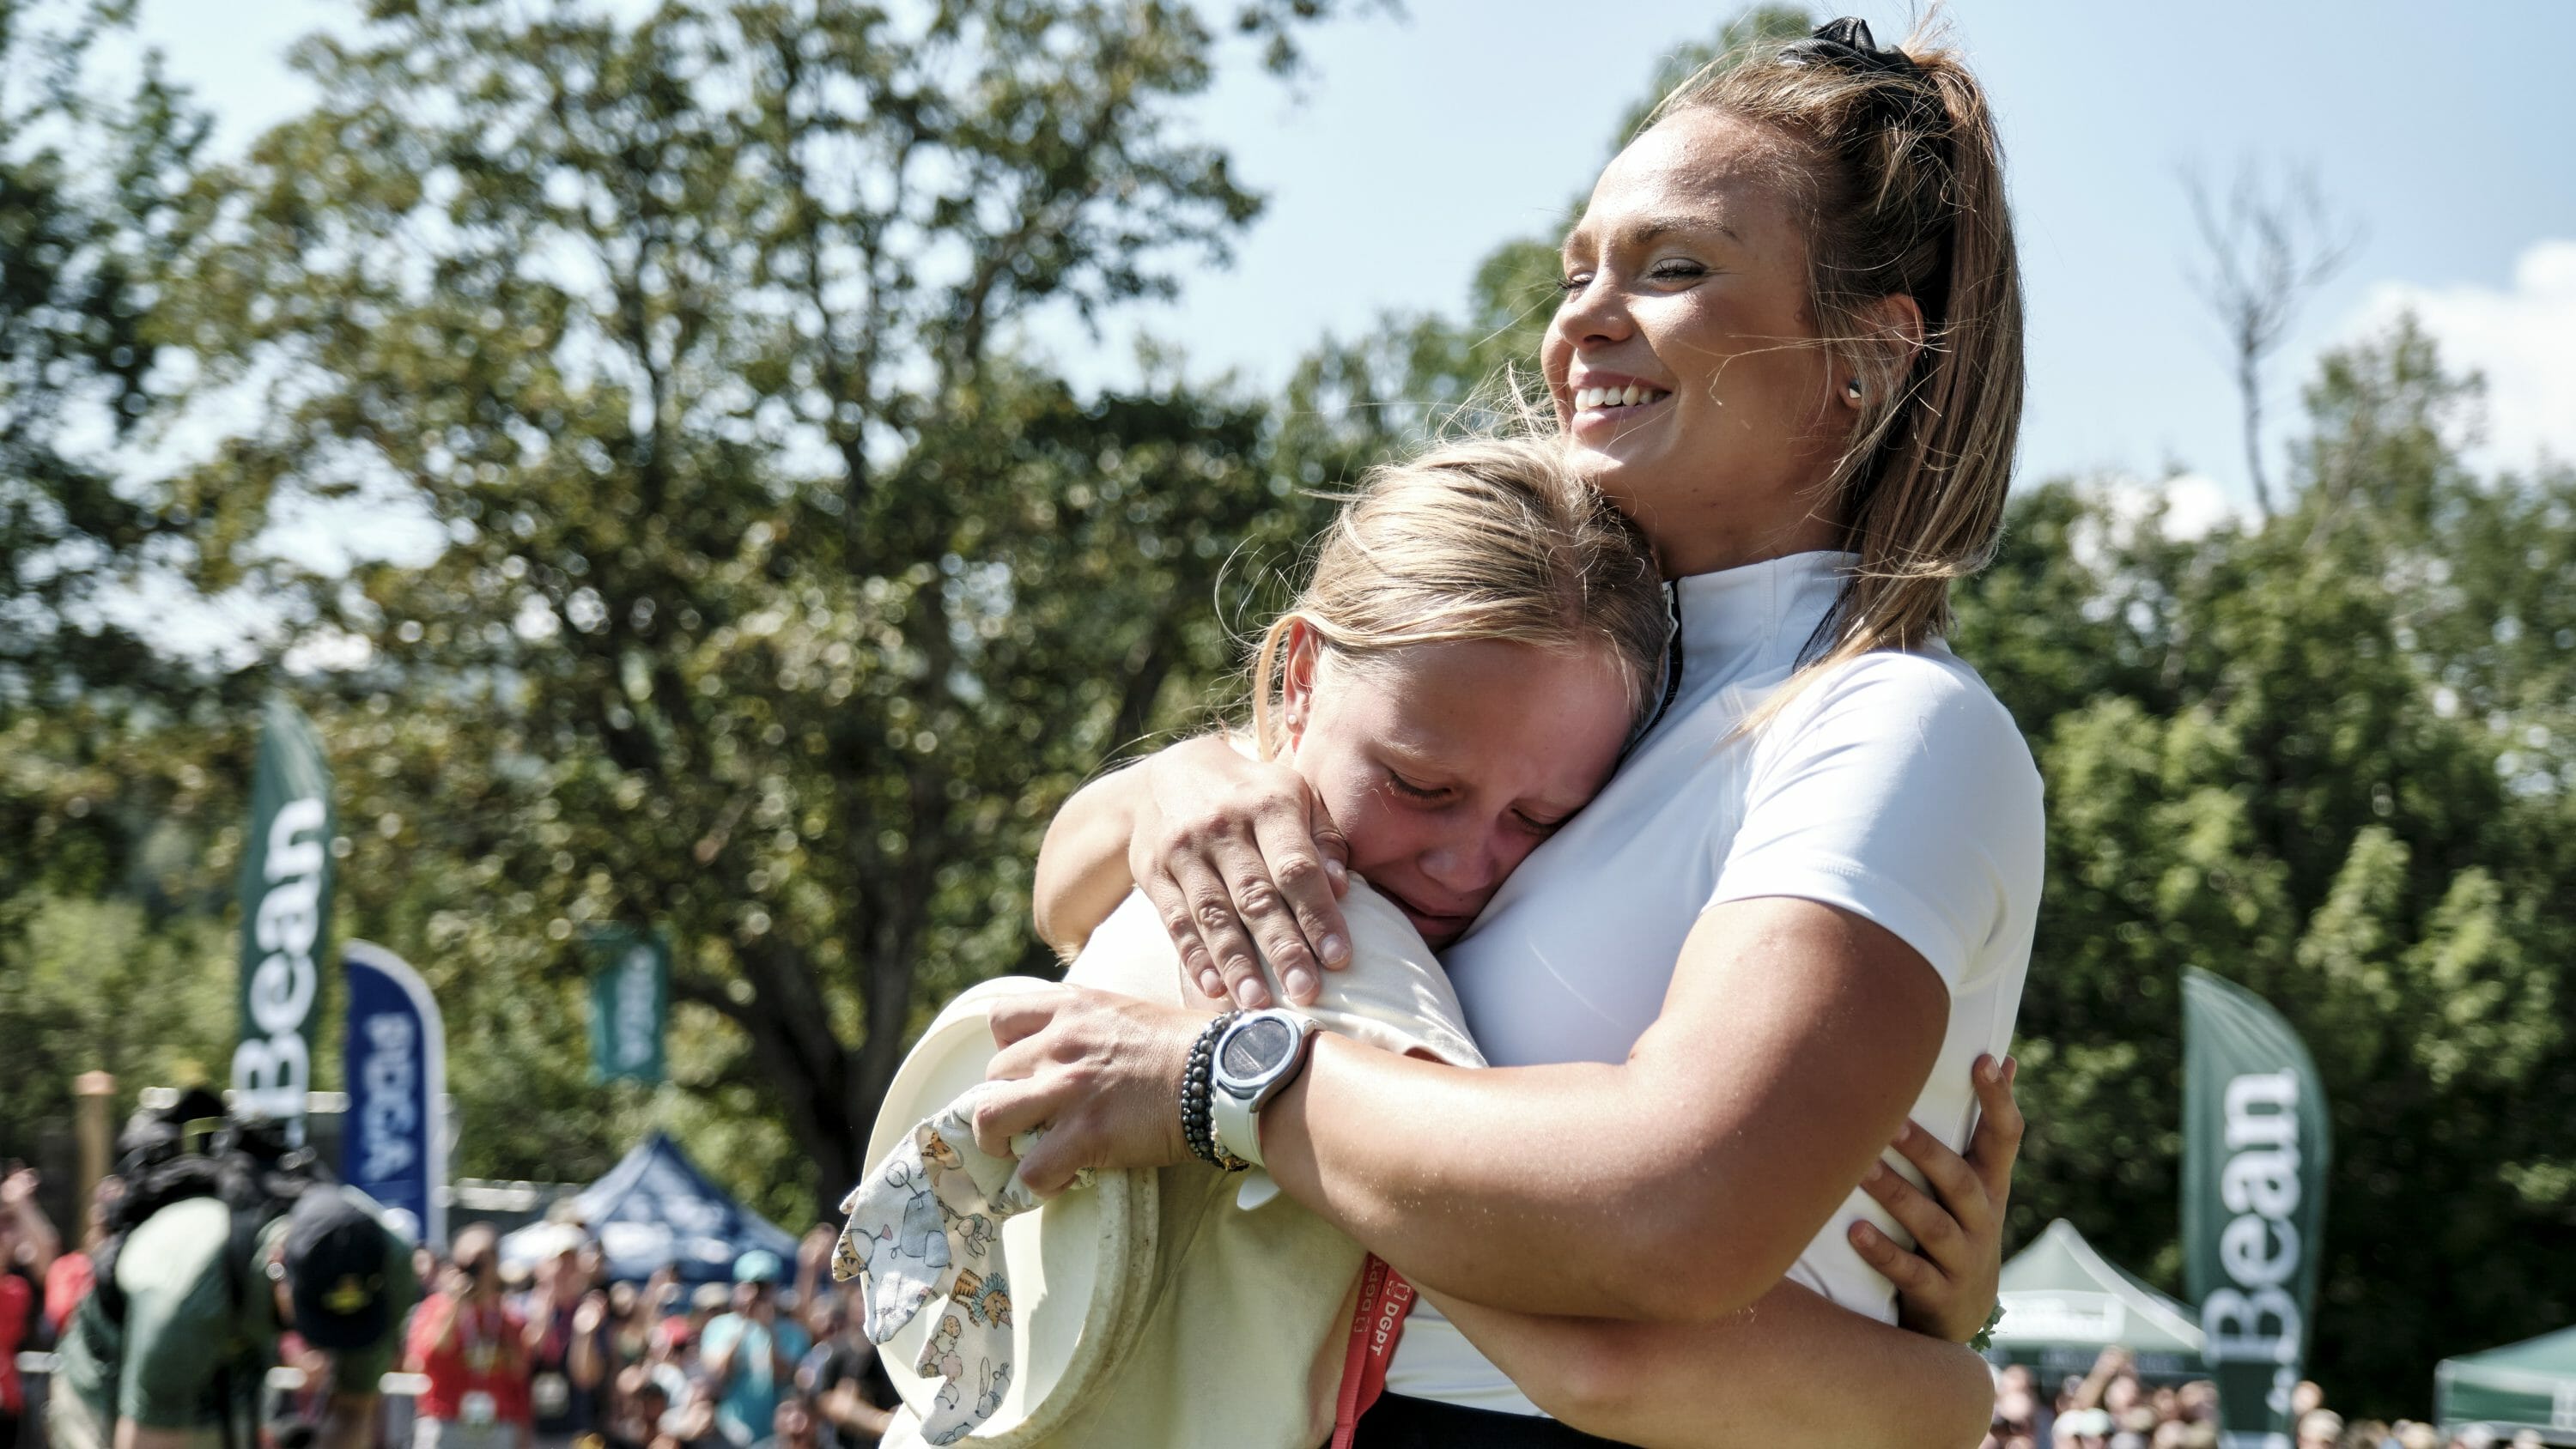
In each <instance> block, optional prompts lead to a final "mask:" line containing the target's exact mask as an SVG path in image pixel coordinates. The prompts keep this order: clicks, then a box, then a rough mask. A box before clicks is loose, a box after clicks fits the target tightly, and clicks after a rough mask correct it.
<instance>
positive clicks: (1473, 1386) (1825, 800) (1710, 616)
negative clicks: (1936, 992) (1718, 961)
mask: <svg viewBox="0 0 2576 1449" xmlns="http://www.w3.org/2000/svg"><path fill="white" fill-rule="evenodd" d="M1850 565H1851V559H1850V556H1849V555H1845V554H1837V553H1810V554H1796V555H1792V556H1790V557H1787V558H1781V559H1772V560H1769V561H1766V562H1763V563H1757V564H1749V565H1747V566H1745V567H1743V568H1736V569H1728V570H1725V571H1723V572H1720V573H1714V574H1702V575H1699V576H1696V577H1692V578H1686V579H1682V580H1680V581H1678V582H1677V583H1676V584H1675V585H1674V589H1675V605H1676V609H1677V611H1678V613H1679V615H1680V619H1681V625H1682V642H1683V666H1682V671H1681V681H1680V685H1679V687H1678V690H1677V692H1676V694H1675V695H1674V698H1673V702H1672V706H1671V708H1670V709H1669V710H1668V711H1667V712H1666V713H1665V715H1664V717H1663V718H1662V720H1661V721H1659V722H1658V723H1657V724H1656V725H1655V727H1654V729H1653V730H1652V731H1650V732H1649V733H1648V735H1647V736H1646V738H1645V739H1644V740H1643V741H1642V742H1641V743H1640V744H1639V746H1638V748H1637V749H1636V751H1635V752H1634V753H1633V754H1632V755H1631V756H1630V757H1629V758H1628V759H1627V761H1626V762H1625V763H1623V764H1622V765H1621V766H1620V768H1619V771H1618V774H1617V775H1616V776H1614V777H1613V778H1612V780H1611V781H1610V783H1609V785H1608V786H1607V787H1606V788H1604V789H1603V790H1602V792H1601V794H1600V796H1599V797H1598V798H1596V799H1595V800H1594V801H1593V802H1592V803H1591V804H1590V805H1589V806H1587V807H1585V809H1584V810H1583V812H1582V813H1581V814H1580V815H1578V816H1576V817H1575V818H1574V819H1573V820H1572V821H1570V822H1568V823H1567V825H1566V826H1565V828H1564V829H1563V830H1560V831H1558V832H1557V834H1556V835H1555V837H1554V838H1552V839H1550V840H1549V841H1548V842H1547V843H1546V844H1545V845H1542V846H1541V847H1539V849H1538V850H1537V851H1535V852H1533V853H1532V854H1531V856H1530V857H1529V859H1528V860H1527V861H1525V862H1524V863H1523V864H1522V865H1521V868H1520V869H1519V870H1518V871H1516V872H1514V873H1513V875H1512V877H1511V879H1510V880H1508V881H1506V882H1505V883H1504V884H1503V887H1502V889H1501V890H1500V891H1499V892H1498V893H1497V894H1496V895H1495V897H1494V899H1493V902H1492V903H1491V904H1490V905H1489V906H1487V907H1486V910H1485V913H1484V914H1483V915H1482V916H1481V917H1480V918H1478V920H1477V922H1476V924H1475V926H1474V927H1473V928H1472V929H1471V930H1470V931H1469V932H1468V934H1467V935H1466V936H1465V937H1463V938H1462V939H1460V940H1459V942H1458V943H1457V944H1456V945H1455V946H1453V947H1451V948H1450V949H1449V950H1448V951H1447V952H1446V953H1445V955H1446V959H1447V964H1448V967H1449V973H1450V976H1451V979H1452V980H1453V981H1454V982H1455V983H1456V985H1457V989H1458V995H1459V998H1460V1000H1461V1001H1462V1003H1463V1004H1464V1005H1465V1007H1466V1012H1467V1021H1468V1025H1469V1026H1470V1027H1472V1028H1473V1029H1474V1031H1475V1034H1476V1041H1477V1043H1478V1045H1479V1046H1481V1047H1482V1048H1483V1049H1484V1052H1485V1055H1486V1057H1487V1059H1488V1060H1490V1061H1491V1062H1492V1063H1493V1064H1494V1065H1496V1066H1528V1065H1534V1064H1538V1063H1543V1062H1566V1061H1599V1062H1618V1061H1623V1060H1625V1059H1626V1058H1627V1055H1628V1052H1629V1049H1630V1048H1631V1047H1632V1046H1633V1045H1634V1044H1635V1043H1636V1040H1637V1038H1638V1037H1639V1036H1640V1035H1642V1034H1643V1033H1644V1031H1645V1029H1646V1027H1647V1025H1648V1024H1649V1023H1651V1022H1653V1021H1654V1019H1655V1017H1656V1016H1657V1015H1658V1014H1659V1013H1660V1012H1661V1010H1662V1008H1663V1001H1664V993H1665V988H1666V987H1667V986H1668V985H1669V984H1670V982H1671V979H1672V972H1673V967H1674V965H1675V963H1676V962H1677V961H1678V960H1679V959H1680V956H1681V948H1682V942H1683V939H1684V938H1685V937H1687V936H1688V935H1689V934H1690V931H1691V928H1692V926H1693V925H1694V924H1695V923H1696V922H1697V920H1698V918H1699V915H1700V913H1701V912H1702V911H1704V910H1706V909H1707V908H1708V907H1710V906H1712V905H1717V904H1721V903H1724V902H1727V901H1737V900H1746V899H1750V898H1753V897H1758V896H1795V897H1800V898H1803V899H1808V900H1815V901H1821V902H1823V903H1825V904H1827V905H1831V906H1835V907H1839V908H1840V909H1843V910H1846V911H1850V912H1852V913H1853V914H1855V915H1858V916H1862V917H1864V918H1866V919H1868V920H1870V921H1873V922H1875V923H1877V924H1879V925H1881V926H1884V927H1886V928H1887V929H1888V930H1889V931H1891V932H1893V933H1895V935H1896V936H1897V937H1898V938H1899V939H1901V940H1903V941H1904V942H1905V943H1906V944H1907V945H1909V946H1911V947H1913V948H1914V949H1915V950H1916V951H1918V952H1920V953H1921V954H1922V956H1923V959H1924V960H1926V961H1928V962H1930V963H1931V965H1932V968H1933V969H1934V970H1935V971H1937V972H1939V973H1940V975H1941V979H1942V981H1943V982H1944V983H1945V984H1946V985H1947V986H1948V987H1949V990H1950V1021H1949V1029H1948V1033H1947V1036H1946V1037H1945V1039H1944V1040H1943V1042H1942V1045H1941V1053H1940V1058H1939V1060H1938V1062H1937V1063H1936V1064H1935V1065H1934V1067H1933V1069H1932V1075H1931V1078H1930V1079H1929V1080H1928V1081H1927V1082H1926V1083H1925V1084H1924V1087H1923V1091H1922V1094H1921V1096H1920V1097H1919V1098H1918V1099H1917V1101H1916V1103H1915V1106H1914V1112H1913V1117H1914V1120H1915V1121H1917V1122H1919V1123H1921V1124H1922V1125H1923V1126H1924V1127H1926V1128H1927V1129H1929V1130H1931V1131H1933V1132H1935V1133H1937V1134H1939V1135H1940V1136H1941V1137H1942V1138H1944V1139H1945V1140H1946V1141H1948V1142H1949V1143H1950V1145H1951V1146H1952V1147H1953V1148H1964V1147H1965V1145H1966V1142H1967V1137H1968V1133H1969V1130H1970V1129H1971V1127H1972V1126H1973V1125H1974V1122H1975V1117H1976V1101H1975V1094H1974V1091H1973V1089H1972V1087H1971V1086H1970V1083H1969V1080H1968V1069H1969V1066H1970V1064H1971V1063H1973V1062H1974V1061H1975V1060H1976V1058H1977V1056H1978V1055H1979V1054H1980V1053H1985V1052H1992V1053H1995V1054H1997V1055H2001V1054H2002V1053H2003V1052H2004V1051H2005V1050H2006V1048H2007V1047H2008V1046H2009V1045H2010V1042H2011V1039H2012V1027H2013V1016H2014V1013H2015V1012H2016V1011H2017V1010H2018V1009H2019V1007H2020V1003H2021V990H2022V978H2023V974H2024V972H2025V971H2026V969H2027V968H2028V965H2029V962H2030V943H2031V930H2032V925H2033V922H2034V920H2035V918H2036V916H2037V914H2038V909H2039V888H2040V871H2041V831H2042V824H2041V811H2040V781H2039V773H2038V771H2037V769H2036V768H2034V767H2033V765H2032V763H2031V757H2030V751H2029V748H2028V747H2027V746H2026V745H2025V744H2024V743H2023V741H2022V738H2021V732H2020V731H2019V730H2018V729H2017V728H2016V727H2015V726H2014V724H2013V722H2012V718H2011V716H2010V715H2008V714H2007V713H2006V712H2005V711H2004V708H2003V706H2002V705H2001V704H2000V703H1999V702H1997V701H1996V699H1995V697H1994V695H1993V693H1992V692H1991V691H1990V690H1988V689H1987V688H1986V685H1985V682H1984V681H1983V680H1982V679H1980V678H1978V676H1977V673H1976V671H1975V670H1973V669H1970V668H1969V667H1968V666H1967V665H1965V664H1963V663H1961V662H1959V660H1957V659H1956V658H1954V657H1953V656H1951V655H1950V654H1949V653H1948V652H1947V651H1946V650H1943V649H1940V648H1938V647H1934V648H1929V649H1925V650H1922V651H1919V652H1913V653H1894V652H1890V653H1882V654H1873V655H1868V656H1865V657H1863V658H1861V659H1859V660H1855V661H1853V662H1851V663H1849V664H1845V665H1842V666H1838V667H1837V668H1835V669H1834V670H1833V671H1832V672H1831V673H1830V674H1828V675H1826V676H1824V677H1822V678H1820V679H1817V680H1814V681H1812V682H1810V683H1808V684H1807V685H1805V686H1804V687H1803V689H1802V690H1801V692H1800V693H1799V694H1798V695H1797V696H1796V697H1795V698H1794V699H1792V700H1791V701H1790V703H1789V704H1788V706H1787V707H1786V708H1785V709H1784V710H1783V711H1782V712H1781V713H1780V714H1779V715H1778V716H1777V717H1775V718H1774V719H1773V720H1772V721H1771V722H1770V723H1769V724H1768V725H1766V726H1765V727H1764V728H1763V729H1762V730H1761V731H1760V732H1759V733H1756V734H1751V735H1747V734H1743V733H1739V732H1738V731H1737V730H1736V725H1737V724H1738V722H1739V721H1741V720H1742V719H1743V718H1744V717H1745V715H1746V714H1747V713H1748V712H1750V711H1751V710H1752V709H1753V708H1754V707H1756V706H1757V705H1759V704H1760V703H1761V702H1762V701H1763V700H1765V699H1766V698H1768V697H1769V696H1770V694H1771V692H1772V691H1774V690H1775V689H1777V688H1778V687H1779V686H1780V685H1781V684H1782V683H1784V682H1785V681H1786V680H1787V679H1788V678H1789V676H1790V674H1791V673H1792V671H1793V670H1794V669H1795V667H1796V663H1797V659H1798V655H1799V652H1800V650H1801V649H1802V648H1803V647H1804V646H1805V645H1806V644H1807V642H1808V640H1809V638H1810V637H1811V636H1813V635H1814V633H1815V631H1816V628H1817V625H1818V624H1819V623H1820V622H1821V621H1822V620H1823V619H1824V617H1825V615H1826V613H1827V612H1828V611H1830V610H1831V609H1832V607H1833V603H1834V600H1835V597H1836V595H1837V593H1838V591H1839V590H1840V587H1841V582H1842V578H1843V575H1844V571H1845V570H1846V569H1848V568H1849V567H1850ZM1886 1161H1887V1162H1888V1163H1889V1165H1890V1166H1893V1167H1897V1168H1899V1169H1901V1170H1903V1171H1905V1172H1906V1173H1907V1174H1908V1175H1909V1176H1912V1175H1914V1174H1913V1169H1912V1168H1911V1166H1910V1165H1908V1164H1906V1163H1904V1161H1903V1160H1902V1159H1901V1158H1899V1157H1898V1156H1897V1155H1896V1154H1895V1153H1894V1152H1893V1151H1890V1152H1888V1153H1887V1154H1886ZM1917 1180H1918V1181H1919V1180H1920V1179H1919V1178H1918V1179H1917ZM1861 1217H1867V1218H1869V1219H1870V1220H1871V1221H1873V1222H1875V1223H1877V1224H1878V1225H1879V1226H1880V1227H1881V1228H1883V1229H1886V1230H1887V1231H1888V1232H1890V1233H1891V1234H1893V1235H1895V1236H1896V1237H1897V1238H1898V1240H1899V1241H1900V1242H1902V1241H1907V1239H1906V1238H1905V1236H1904V1234H1903V1231H1902V1230H1901V1229H1900V1228H1898V1227H1897V1225H1896V1224H1895V1223H1894V1222H1893V1221H1892V1220H1891V1219H1889V1218H1888V1216H1887V1215H1886V1213H1885V1212H1884V1211H1882V1210H1881V1209H1880V1208H1879V1207H1878V1204H1877V1202H1876V1200H1875V1199H1872V1198H1871V1197H1869V1196H1868V1195H1867V1194H1866V1193H1863V1192H1861V1191H1860V1190H1859V1189H1858V1188H1857V1187H1855V1188H1854V1189H1853V1191H1852V1193H1851V1195H1850V1197H1849V1198H1847V1199H1846V1200H1845V1202H1844V1204H1843V1207H1842V1209H1841V1210H1840V1211H1839V1212H1837V1213H1836V1214H1835V1216H1834V1218H1833V1220H1832V1221H1831V1222H1828V1223H1826V1224H1825V1225H1824V1228H1823V1230H1822V1231H1820V1232H1819V1233H1818V1234H1817V1235H1816V1237H1815V1239H1814V1241H1812V1242H1811V1243H1809V1245H1808V1247H1807V1250H1806V1252H1805V1253H1804V1254H1802V1255H1801V1256H1800V1257H1799V1259H1798V1261H1797V1264H1796V1266H1795V1267H1793V1268H1792V1269H1791V1270H1790V1274H1789V1276H1790V1277H1791V1278H1792V1279H1794V1280H1795V1281H1797V1282H1800V1283H1803V1284H1805V1285H1806V1286H1808V1287H1810V1288H1813V1289H1815V1290H1816V1291H1818V1292H1820V1293H1822V1294H1824V1295H1825V1296H1826V1297H1828V1298H1831V1299H1833V1300H1834V1301H1835V1302H1837V1303H1840V1304H1842V1305H1843V1306H1845V1307H1847V1308H1852V1309H1855V1310H1858V1311H1860V1312H1863V1313H1867V1314H1870V1315H1872V1316H1874V1317H1877V1318H1880V1319H1883V1320H1890V1321H1892V1320H1893V1319H1894V1318H1895V1290H1894V1289H1893V1287H1891V1286H1890V1285H1889V1283H1888V1281H1887V1280H1886V1279H1885V1278H1882V1277H1880V1276H1879V1275H1878V1273H1877V1272H1876V1271H1875V1270H1873V1269H1872V1268H1870V1267H1869V1266H1868V1265H1867V1264H1866V1263H1864V1262H1863V1261H1862V1260H1861V1258H1860V1255H1859V1254H1858V1253H1856V1252H1854V1251H1853V1250H1852V1247H1851V1245H1850V1241H1849V1239H1848V1238H1847V1237H1846V1236H1845V1235H1846V1233H1847V1232H1848V1231H1849V1229H1850V1225H1851V1223H1852V1222H1853V1220H1855V1219H1857V1218H1861ZM1387 1388H1388V1390H1389V1391H1390V1392H1394V1393H1399V1394H1406V1395H1410V1396H1413V1397H1416V1398H1428V1399H1439V1400H1443V1401H1446V1402H1450V1403H1458V1404H1466V1405H1470V1406H1473V1407H1477V1408H1488V1409H1502V1410H1507V1411H1514V1412H1519V1413H1527V1414H1535V1413H1537V1412H1538V1409H1537V1408H1536V1407H1535V1406H1533V1405H1532V1404H1531V1403H1530V1402H1529V1400H1528V1399H1527V1398H1525V1397H1524V1396H1522V1395H1521V1394H1520V1393H1519V1391H1518V1390H1516V1389H1514V1388H1512V1386H1511V1383H1510V1380H1509V1379H1507V1378H1505V1377H1504V1376H1503V1374H1502V1372H1501V1371H1500V1370H1499V1369H1496V1368H1495V1367H1494V1366H1493V1365H1492V1364H1490V1363H1488V1362H1487V1361H1486V1360H1485V1359H1484V1357H1483V1356H1482V1355H1480V1354H1478V1353H1477V1352H1476V1351H1475V1349H1474V1348H1473V1347H1472V1346H1470V1345H1469V1344H1468V1343H1467V1341H1466V1340H1465V1339H1464V1338H1463V1337H1461V1336H1460V1335H1459V1333H1458V1331H1457V1330H1456V1329H1455V1328H1454V1327H1452V1326H1451V1325H1450V1324H1449V1323H1448V1322H1447V1321H1446V1320H1444V1319H1442V1318H1441V1317H1440V1316H1439V1314H1438V1313H1437V1312H1436V1311H1435V1310H1433V1309H1431V1308H1430V1306H1429V1305H1428V1304H1419V1305H1417V1306H1416V1308H1415V1309H1414V1312H1413V1315H1412V1318H1411V1319H1410V1320H1409V1321H1408V1323H1407V1325H1406V1327H1405V1330H1404V1337H1403V1339H1402V1340H1401V1342H1400V1343H1399V1345H1398V1347H1397V1350H1396V1355H1395V1359H1394V1362H1393V1364H1392V1366H1391V1368H1390V1371H1389V1373H1388V1375H1387Z"/></svg>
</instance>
